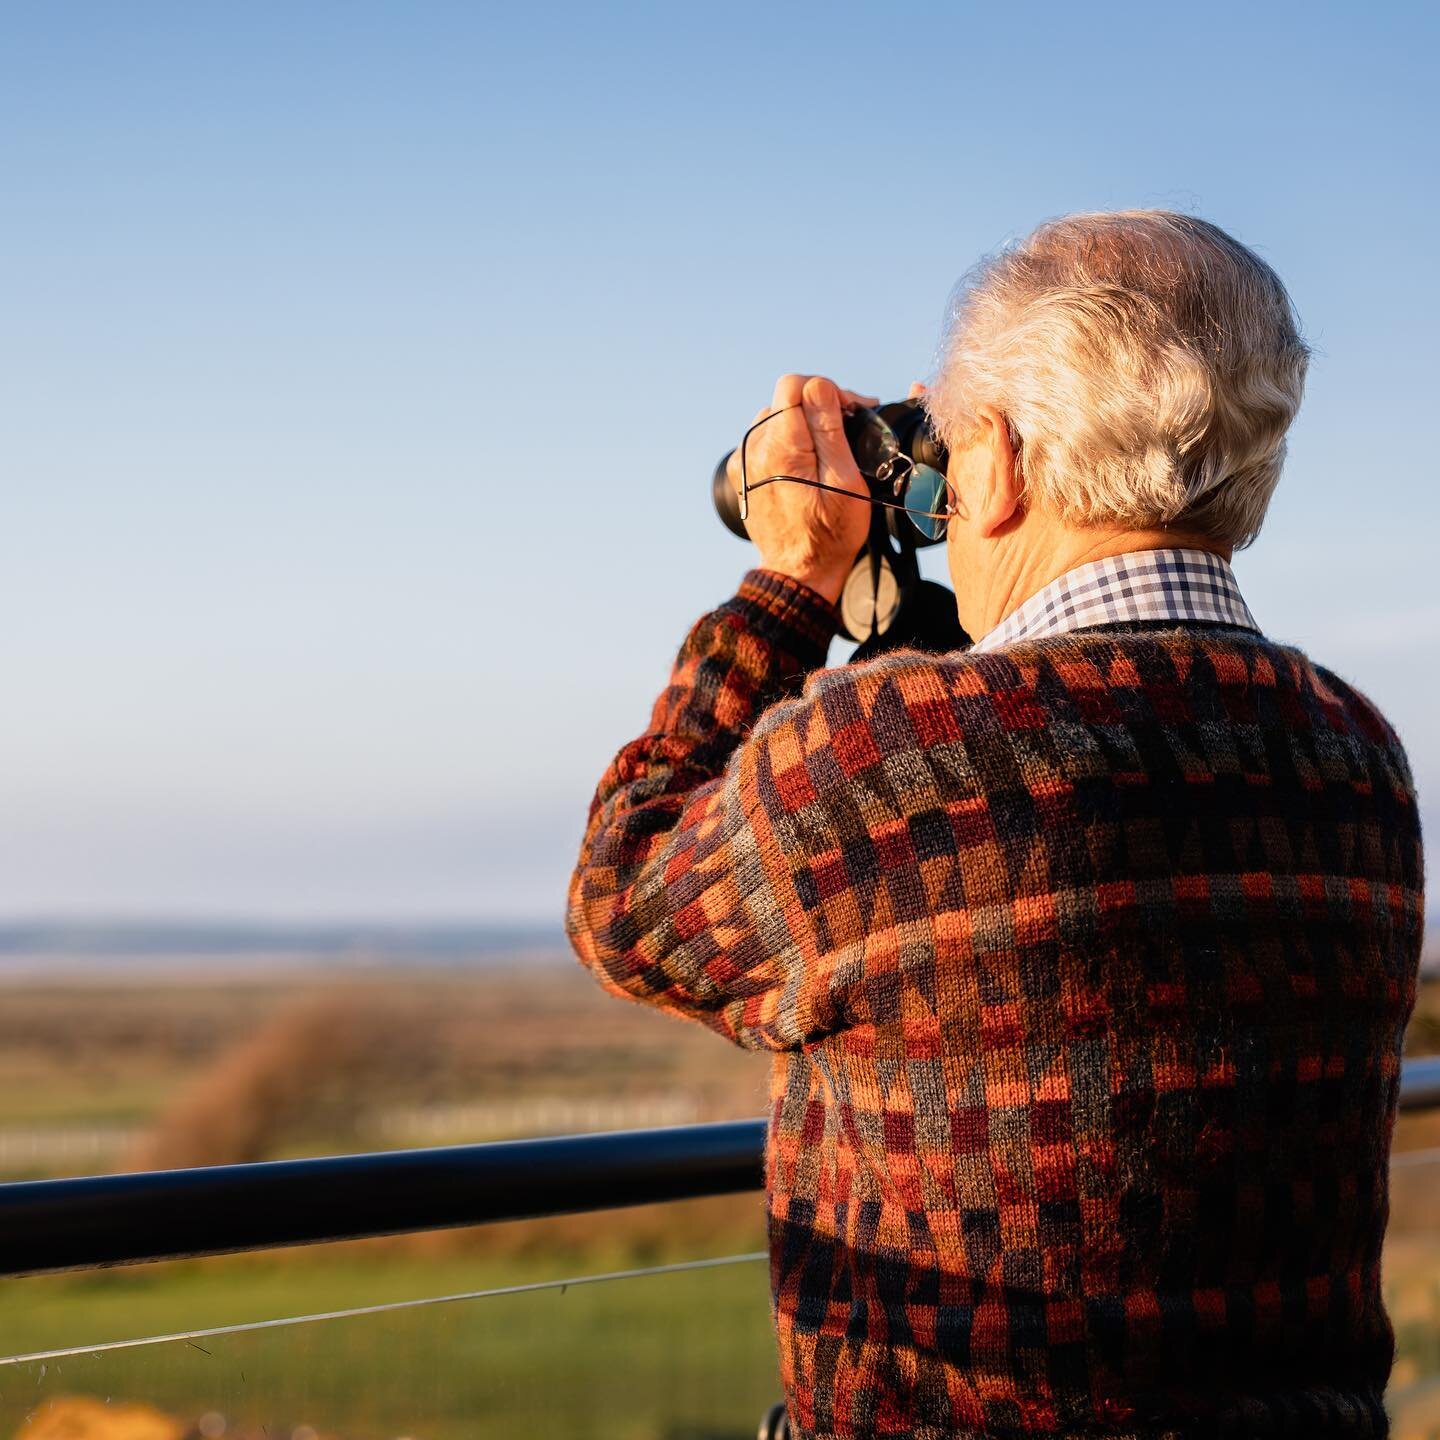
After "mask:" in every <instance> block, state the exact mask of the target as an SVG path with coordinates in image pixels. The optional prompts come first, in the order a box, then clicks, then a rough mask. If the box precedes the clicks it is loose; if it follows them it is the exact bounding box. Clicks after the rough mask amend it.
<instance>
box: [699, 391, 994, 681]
mask: <svg viewBox="0 0 1440 1440" xmlns="http://www.w3.org/2000/svg"><path fill="white" fill-rule="evenodd" d="M845 438H846V439H847V440H848V441H849V442H850V449H851V452H852V453H853V454H854V456H855V464H856V467H857V468H858V469H859V471H860V474H861V476H862V477H863V478H864V480H865V484H866V486H867V487H868V489H869V491H870V503H871V506H872V509H871V522H870V535H869V538H868V539H867V540H866V542H865V545H864V548H863V549H862V550H861V551H860V553H859V555H858V556H857V557H856V559H855V564H854V566H853V567H852V569H851V571H850V575H849V578H848V579H847V580H846V582H845V589H844V591H843V593H842V594H841V597H840V614H841V619H842V622H843V624H844V629H845V633H846V634H847V635H848V636H849V637H850V638H851V639H852V640H857V641H859V642H861V643H860V649H859V650H857V651H856V652H855V655H854V657H853V658H855V659H868V658H869V657H870V656H872V655H876V654H879V653H880V652H881V651H884V650H890V649H895V648H897V647H899V646H910V647H912V648H916V649H922V650H931V651H944V650H955V649H961V648H963V647H964V646H967V645H968V644H969V643H970V637H969V636H968V635H966V633H965V631H964V630H963V629H962V628H961V626H960V622H959V619H958V618H957V616H956V614H955V596H954V594H953V593H952V592H951V591H949V590H947V589H946V588H945V587H944V586H943V585H937V584H935V583H934V582H933V581H930V580H922V579H921V578H920V571H919V566H918V565H917V563H916V559H915V552H916V551H917V550H921V549H924V548H925V547H926V546H929V545H938V544H939V543H940V542H941V541H942V540H944V538H945V525H946V519H947V496H948V493H949V492H948V489H947V486H946V482H945V469H946V466H947V464H948V462H949V457H948V456H947V454H946V451H945V446H944V445H943V444H942V443H941V442H940V440H939V438H938V437H937V436H936V435H935V432H934V431H933V430H932V429H931V428H930V423H929V420H928V418H927V416H926V414H925V411H924V410H923V409H922V408H921V406H920V404H919V403H918V402H917V401H914V400H896V401H893V402H891V403H890V404H888V405H881V406H880V407H879V408H878V409H875V410H869V409H864V408H861V409H856V410H853V411H851V412H850V413H849V414H848V415H846V417H845ZM734 453H735V452H734V451H733V450H732V451H730V452H729V454H727V455H725V456H724V458H723V459H722V460H721V461H720V463H719V464H718V465H717V466H716V467H715V473H714V475H713V476H712V477H711V482H710V490H711V497H712V499H713V500H714V504H715V513H716V514H717V515H718V516H719V517H720V519H721V521H722V522H723V524H724V525H725V528H726V529H727V530H729V531H730V533H731V534H732V535H736V536H738V537H739V538H740V539H742V540H746V539H749V533H748V532H747V530H746V529H745V521H744V520H743V519H742V518H741V516H740V508H741V507H740V496H739V495H738V494H737V493H736V491H735V487H734V486H733V485H732V484H731V483H730V477H729V474H728V472H727V465H728V463H729V460H730V456H731V455H733V454H734ZM766 478H768V477H765V476H759V475H757V476H756V477H755V479H756V480H760V479H766ZM753 483H754V482H753V481H752V484H753ZM855 498H856V499H858V498H859V497H858V496H857V497H855Z"/></svg>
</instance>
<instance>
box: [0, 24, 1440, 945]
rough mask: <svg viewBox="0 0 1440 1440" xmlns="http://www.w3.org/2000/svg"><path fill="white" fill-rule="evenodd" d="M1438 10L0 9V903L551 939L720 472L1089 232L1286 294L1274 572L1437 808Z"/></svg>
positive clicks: (1268, 558)
mask: <svg viewBox="0 0 1440 1440" xmlns="http://www.w3.org/2000/svg"><path fill="white" fill-rule="evenodd" d="M1437 13H1440V12H1437V11H1436V9H1435V7H1433V6H1428V5H1426V6H1421V5H1413V6H1407V5H1391V6H1365V7H1361V6H1352V5H1345V6H1338V5H1324V4H1321V5H1315V4H1310V5H1305V6H1300V5H1294V6H1289V5H1266V6H1255V5H1225V4H1220V5H1208V6H1205V7H1194V6H1192V7H1166V6H1154V5H1133V6H1131V5H1105V4H1100V5H1089V6H1083V7H1079V6H1073V5H1053V6H1052V5H1032V6H1021V5H1016V6H1009V7H970V6H962V5H916V6H909V7H906V8H905V9H903V10H900V9H898V8H892V7H880V6H868V7H867V6H852V5H844V4H833V3H832V4H826V5H813V6H792V5H785V4H777V5H764V6H761V5H749V4H732V5H726V6H724V7H718V6H717V7H710V8H701V7H682V6H649V5H624V6H619V7H595V6H571V5H566V4H551V5H548V6H544V7H522V6H515V5H505V6H490V5H484V4H450V3H413V4H402V3H399V0H395V3H387V4H376V3H364V0H344V3H340V0H333V3H321V0H313V3H307V4H304V5H295V4H293V3H284V4H281V3H266V0H252V3H249V4H246V5H243V6H219V5H195V4H189V3H187V4H179V3H176V4H163V3H149V0H136V3H133V4H127V5H123V6H121V5H113V4H101V3H92V4H86V3H79V0H77V3H68V4H66V5H63V6H59V5H53V4H48V3H42V0H35V3H28V0H9V3H0V485H3V495H4V499H5V520H4V523H3V525H0V605H3V614H4V617H5V623H4V625H3V628H0V662H3V666H4V673H5V675H6V677H7V680H8V682H9V683H8V685H7V687H6V698H5V702H4V704H3V706H0V746H3V754H4V755H5V757H6V758H5V764H4V766H3V771H0V773H3V776H4V779H3V794H0V915H9V916H19V915H37V914H49V915H66V916H84V915H105V916H114V915H145V916H154V915H165V914H179V915H189V916H205V915H229V916H235V915H263V916H271V917H287V918H317V919H319V918H330V917H354V916H359V917H366V918H381V919H383V918H394V919H401V918H420V917H424V918H480V919H484V918H506V919H549V918H553V917H555V916H557V915H558V913H559V909H560V906H561V903H562V896H563V886H564V881H565V878H566V875H567V873H568V870H569V867H570V864H571V862H572V860H573V855H574V849H575V845H576V842H577V840H578V835H579V830H580V826H581V823H582V820H583V815H584V811H585V807H586V804H587V802H588V798H589V794H590V791H591V789H592V787H593V785H594V783H595V781H596V779H597V778H598V776H599V773H600V771H601V770H602V768H603V767H604V765H605V763H606V761H607V760H608V758H609V756H610V754H611V753H612V752H613V751H614V749H615V748H616V747H617V746H618V745H620V744H621V743H623V742H624V741H625V740H627V739H629V738H630V737H631V736H632V735H633V734H635V733H636V732H637V731H638V730H639V729H640V728H641V727H642V726H643V723H644V719H645V715H646V712H647V709H648V705H649V702H650V700H651V698H652V697H653V694H654V693H655V691H656V690H657V689H658V688H659V686H660V685H661V683H662V682H663V680H664V676H665V672H666V668H667V665H668V661H669V658H670V656H671V654H672V653H673V650H674V647H675V645H676V644H677V643H678V641H679V639H680V638H681V637H682V636H683V634H684V631H685V629H686V627H687V625H688V624H689V622H690V621H691V620H692V619H693V618H694V617H695V615H697V614H698V613H699V612H700V611H702V610H703V609H705V608H706V607H708V606H709V605H711V604H713V603H715V602H716V601H718V600H720V599H723V598H724V597H725V596H726V595H727V594H728V593H729V592H730V590H731V588H732V587H733V585H734V582H735V581H736V579H737V578H738V576H739V575H740V573H741V572H742V571H743V569H744V568H745V566H746V564H747V563H748V552H747V551H746V549H745V547H744V546H743V545H741V544H740V543H739V542H738V541H735V540H733V539H732V538H731V537H730V536H728V535H727V534H726V533H724V532H723V531H722V530H721V529H720V528H719V526H718V525H717V524H716V522H715V521H714V520H713V519H712V517H711V515H710V513H709V508H708V499H707V494H706V490H707V483H708V476H709V472H710V469H711V467H712V465H713V463H714V460H715V458H716V456H717V455H718V454H719V453H721V452H722V451H723V450H725V449H727V448H728V447H729V446H730V445H731V444H733V443H734V441H735V438H736V437H737V435H738V432H739V431H740V429H742V428H743V425H744V423H745V421H746V419H747V418H748V417H749V416H750V415H751V414H752V413H753V412H754V410H755V409H756V407H757V406H758V405H759V404H761V403H762V402H763V401H764V400H765V398H766V397H767V396H768V393H769V389H770V386H771V384H772V382H773V379H774V377H775V376H776V375H777V374H779V373H781V372H782V371H785V370H792V369H794V370H819V371H824V372H827V373H830V374H832V375H834V376H836V377H837V378H838V379H840V380H841V381H842V383H845V384H849V385H852V386H854V387H856V388H859V389H862V390H870V391H872V392H878V393H881V394H885V395H899V394H902V393H903V391H904V388H905V386H906V385H907V384H908V382H909V381H910V380H911V379H912V378H916V377H923V376H924V375H925V374H926V373H927V372H928V370H929V367H930V364H931V359H932V355H933V351H934V346H935V342H936V339H937V336H938V327H939V322H940V319H941V316H942V313H943V309H944V304H945V299H946V296H947V294H948V292H949V290H950V288H951V286H952V285H953V284H954V282H955V280H956V279H957V277H958V276H959V275H960V274H961V273H962V272H963V271H964V270H965V269H966V268H968V266H969V265H970V264H972V263H973V261H974V260H975V259H976V258H977V257H978V256H979V255H980V254H982V253H984V252H986V251H989V250H991V249H993V248H995V247H996V246H997V245H999V244H1001V243H1003V242H1004V241H1005V240H1006V239H1007V238H1009V237H1012V236H1015V235H1018V234H1022V233H1024V232H1025V231H1026V230H1028V229H1029V228H1030V227H1031V226H1033V225H1034V224H1035V223H1036V222H1038V221H1039V220H1041V219H1043V218H1045V217H1046V216H1049V215H1054V214H1058V213H1062V212H1065V211H1070V210H1076V209H1094V208H1111V207H1122V206H1135V205H1162V206H1171V207H1177V208H1183V209H1187V210H1193V211H1195V212H1197V213H1199V214H1202V215H1205V216H1207V217H1208V218H1210V219H1213V220H1215V221H1216V222H1218V223H1219V224H1221V225H1223V226H1225V227H1227V228H1228V229H1230V230H1232V231H1233V232H1234V233H1235V234H1236V235H1237V236H1239V237H1240V238H1241V239H1242V240H1244V241H1245V242H1247V243H1249V244H1251V245H1253V246H1255V247H1256V248H1257V249H1258V250H1259V251H1260V252H1261V253H1262V254H1264V255H1265V256H1266V257H1267V258H1268V259H1269V260H1270V261H1271V263H1273V264H1274V265H1275V266H1276V267H1277V269H1278V270H1279V271H1280V273H1281V274H1282V276H1283V277H1284V278H1285V280H1286V281H1287V283H1288V284H1289V286H1290V288H1291V290H1292V293H1293V294H1294V296H1295V299H1296V302H1297V305H1298V307H1299V309H1300V312H1301V316H1302V320H1303V322H1304V324H1305V327H1306V330H1307V333H1308V335H1309V337H1310V339H1311V340H1312V342H1313V343H1314V345H1315V346H1316V352H1317V353H1316V357H1315V362H1314V365H1313V368H1312V372H1311V380H1310V385H1309V391H1308V396H1307V400H1306V404H1305V407H1304V409H1303V411H1302V413H1301V417H1300V420H1299V421H1298V423H1297V426H1296V429H1295V431H1294V436H1293V442H1292V446H1291V458H1290V462H1289V465H1288V468H1287V472H1286V475H1285V478H1284V480H1283V481H1282V484H1281V489H1280V491H1279V494H1278V496H1277V499H1276V502H1275V504H1274V506H1273V508H1272V511H1271V517H1270V521H1269V524H1268V526H1267V529H1266V531H1265V533H1264V535H1263V536H1262V537H1261V539H1260V541H1259V542H1258V543H1257V544H1256V545H1255V546H1254V547H1253V549H1252V550H1250V551H1248V552H1246V553H1245V554H1244V555H1242V556H1241V557H1240V558H1239V560H1238V562H1237V573H1238V574H1239V576H1240V580H1241V583H1242V585H1243V587H1244V589H1245V591H1246V594H1247V597H1248V598H1249V600H1250V603H1251V607H1252V608H1253V609H1254V610H1255V612H1256V614H1257V616H1258V617H1259V618H1260V620H1261V622H1262V623H1263V624H1264V625H1265V626H1266V627H1267V628H1268V629H1269V630H1270V632H1271V633H1272V634H1274V635H1275V636H1277V637H1278V638H1281V639H1284V640H1287V641H1291V642H1294V643H1298V644H1301V645H1304V646H1306V647H1307V648H1308V649H1309V650H1310V651H1311V652H1312V653H1313V654H1314V655H1315V656H1316V658H1318V659H1320V660H1322V661H1323V662H1324V663H1327V664H1329V665H1330V666H1332V668H1334V669H1336V670H1338V671H1339V672H1340V673H1341V674H1343V675H1345V676H1346V677H1347V678H1349V679H1351V680H1353V681H1354V682H1356V683H1358V684H1359V685H1360V686H1361V687H1362V688H1364V689H1366V690H1367V691H1368V692H1369V693H1370V694H1371V695H1372V696H1373V697H1374V698H1375V699H1376V700H1378V701H1379V702H1380V704H1381V705H1382V706H1383V707H1384V708H1385V709H1386V710H1387V711H1388V713H1389V714H1390V715H1391V717H1392V719H1393V720H1394V721H1395V723H1396V724H1397V725H1398V727H1399V728H1400V731H1401V734H1402V736H1403V737H1404V739H1405V740H1406V742H1407V745H1408V746H1409V749H1410V752H1411V757H1412V760H1413V762H1414V766H1415V770H1416V773H1417V778H1418V780H1419V783H1420V786H1421V790H1422V799H1423V800H1424V801H1425V802H1427V813H1428V814H1429V815H1430V816H1431V817H1440V799H1437V797H1440V665H1437V663H1436V662H1437V660H1440V594H1437V591H1436V587H1435V584H1434V570H1435V567H1436V560H1435V557H1436V554H1437V546H1436V542H1435V534H1436V531H1437V528H1440V491H1437V486H1436V469H1437V466H1436V461H1435V446H1434V442H1433V440H1432V438H1431V427H1432V424H1433V418H1434V415H1435V411H1436V408H1437V401H1436V393H1437V379H1440V376H1437V366H1436V363H1435V359H1434V346H1435V337H1436V334H1437V328H1440V302H1437V287H1436V283H1435V275H1434V267H1435V243H1434V236H1435V234H1436V233H1437V230H1440V199H1437V195H1440V186H1437V184H1436V181H1437V176H1436V173H1435V160H1434V137H1435V135H1436V134H1437V133H1440V117H1437V113H1436V111H1437V105H1436V100H1435V89H1436V87H1435V84H1434V76H1433V73H1432V67H1433V56H1434V54H1435V47H1436V43H1437V40H1440V33H1437V32H1440V21H1437ZM1432 824H1433V818H1432Z"/></svg>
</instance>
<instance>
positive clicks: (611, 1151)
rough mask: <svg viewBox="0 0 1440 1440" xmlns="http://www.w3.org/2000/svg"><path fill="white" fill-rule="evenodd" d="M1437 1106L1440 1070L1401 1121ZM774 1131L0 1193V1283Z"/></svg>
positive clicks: (609, 1181)
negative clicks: (1410, 1113)
mask: <svg viewBox="0 0 1440 1440" xmlns="http://www.w3.org/2000/svg"><path fill="white" fill-rule="evenodd" d="M1437 1107H1440V1057H1437V1058H1434V1059H1422V1060H1409V1061H1407V1062H1406V1063H1405V1065H1404V1066H1403V1067H1402V1073H1401V1081H1400V1108H1401V1109H1402V1110H1406V1111H1412V1110H1426V1109H1431V1108H1437ZM764 1146H765V1122H764V1121H763V1120H738V1121H729V1122H725V1123H722V1124H714V1125H686V1126H680V1127H676V1128H672V1129H662V1130H634V1131H625V1132H621V1133H619V1134H608V1135H578V1136H567V1137H564V1138H561V1139H549V1140H511V1141H502V1142H500V1143H497V1144H491V1145H460V1146H450V1147H446V1148H443V1149H433V1150H400V1151H394V1152H390V1153H386V1154H379V1155H342V1156H336V1157H332V1158H325V1159H317V1160H277V1161H271V1162H268V1163H265V1164H260V1165H218V1166H209V1167H204V1168H200V1169H195V1170H166V1171H158V1172H153V1173H148V1174H139V1175H103V1176H94V1177H88V1178H82V1179H73V1180H31V1181H25V1182H23V1183H20V1184H14V1185H0V1274H4V1275H21V1274H28V1273H33V1272H37V1271H42V1270H68V1269H78V1268H82V1267H90V1266H97V1265H116V1264H126V1263H130V1262H135V1261H142V1260H167V1259H176V1258H179V1257H182V1256H189V1255H211V1254H222V1253H225V1252H229V1251H235V1250H262V1249H268V1248H271V1247H274V1246H281V1245H306V1244H314V1243H318V1242H320V1241H327V1240H354V1239H360V1238H362V1237H364V1236H371V1235H393V1234H398V1233H400V1232H402V1231H409V1230H438V1229H445V1228H450V1227H454V1226H459V1225H481V1224H486V1223H489V1222H492V1221H499V1220H533V1219H540V1218H541V1217H544V1216H549V1215H563V1214H577V1213H582V1212H586V1211H592V1210H609V1209H613V1208H615V1207H617V1206H622V1205H640V1204H646V1203H654V1202H658V1201H668V1200H686V1199H694V1198H698V1197H700V1196H706V1195H730V1194H736V1193H739V1192H742V1191H746V1190H757V1189H759V1188H760V1186H761V1185H762V1183H763V1152H764Z"/></svg>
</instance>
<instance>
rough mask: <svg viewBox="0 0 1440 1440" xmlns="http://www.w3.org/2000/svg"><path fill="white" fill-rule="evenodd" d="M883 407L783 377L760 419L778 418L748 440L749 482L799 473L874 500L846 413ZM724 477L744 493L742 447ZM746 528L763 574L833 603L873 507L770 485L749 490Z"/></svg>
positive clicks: (819, 380) (821, 383) (815, 382)
mask: <svg viewBox="0 0 1440 1440" xmlns="http://www.w3.org/2000/svg"><path fill="white" fill-rule="evenodd" d="M879 403H880V402H879V401H878V400H877V399H875V398H874V397H873V396H868V395H857V394H855V392H854V391H852V390H841V389H840V388H839V387H838V386H837V385H836V384H835V382H834V381H833V380H827V379H826V378H825V377H824V376H823V375H782V376H781V377H780V379H779V380H777V381H776V382H775V395H774V398H773V400H772V401H771V403H770V405H769V406H768V407H767V408H766V409H764V410H761V411H760V412H759V414H758V415H756V417H755V419H756V420H761V419H764V417H765V416H767V415H774V416H775V418H774V419H773V420H770V421H769V422H767V423H766V424H764V425H762V426H761V427H760V428H759V429H758V430H757V431H755V433H754V434H753V435H751V436H750V439H749V441H748V442H747V443H746V447H745V460H746V468H747V470H748V472H749V476H750V483H751V484H752V486H753V484H754V483H755V481H757V480H764V479H768V478H769V477H770V476H771V475H797V476H799V477H800V478H801V479H804V480H818V481H820V482H821V484H824V485H834V486H836V487H838V488H839V489H842V490H847V491H849V492H850V493H851V494H852V495H858V496H860V497H861V498H862V499H868V498H869V494H870V492H869V490H868V489H867V488H866V485H865V482H864V480H863V479H861V477H860V472H859V470H858V469H856V466H855V457H854V456H853V455H852V454H851V453H850V443H849V441H847V440H846V438H845V429H844V412H845V411H846V410H852V409H854V408H855V407H856V406H860V405H867V406H875V405H878V404H879ZM788 406H796V407H798V408H795V409H787V408H786V407H788ZM782 411H783V412H784V413H778V412H782ZM726 474H727V475H728V476H729V479H730V483H731V484H732V485H733V486H734V487H735V489H736V490H737V491H738V490H739V489H740V454H739V451H738V450H737V451H736V453H735V454H733V455H732V456H731V457H730V461H729V464H728V465H727V467H726ZM745 528H746V530H747V531H748V532H749V535H750V538H751V540H753V541H754V542H755V546H756V548H757V549H758V550H759V551H760V563H761V564H762V565H763V566H764V567H765V569H767V570H774V571H778V572H779V573H780V574H781V575H788V576H790V577H791V578H792V579H794V580H798V581H800V583H801V584H803V585H808V586H809V587H810V588H811V589H812V590H815V591H818V592H819V593H820V594H821V595H823V596H824V597H825V598H826V599H827V600H829V601H830V602H831V603H832V604H833V603H834V602H835V601H837V600H839V598H840V591H841V589H842V587H843V586H844V584H845V577H846V576H847V575H848V574H849V573H850V567H851V566H852V565H853V564H854V563H855V556H856V554H857V553H858V551H859V550H860V547H861V546H862V545H864V543H865V537H866V536H867V535H868V534H869V531H870V507H869V506H868V505H865V504H861V503H859V502H858V501H856V500H850V499H847V498H846V497H845V496H843V495H832V494H829V493H827V492H826V491H824V490H813V489H811V488H810V487H809V486H808V485H786V484H783V483H782V484H779V485H766V486H764V487H763V488H762V489H760V490H754V489H752V490H751V491H750V514H749V517H748V518H747V519H746V521H745Z"/></svg>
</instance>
